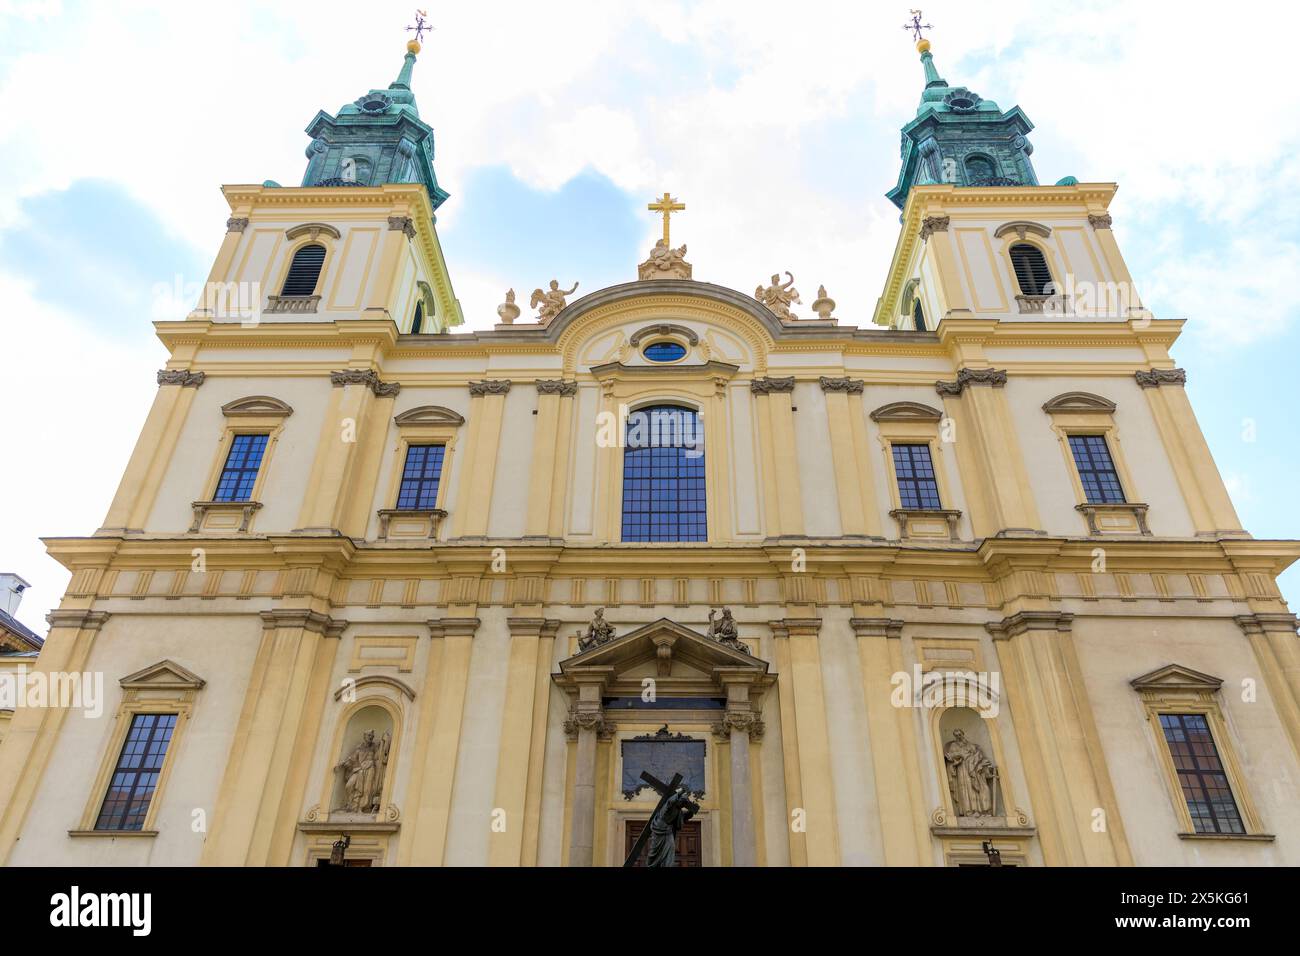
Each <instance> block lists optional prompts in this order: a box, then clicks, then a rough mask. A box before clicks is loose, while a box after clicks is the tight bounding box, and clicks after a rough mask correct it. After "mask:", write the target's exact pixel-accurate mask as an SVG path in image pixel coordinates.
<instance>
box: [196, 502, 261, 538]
mask: <svg viewBox="0 0 1300 956" xmlns="http://www.w3.org/2000/svg"><path fill="white" fill-rule="evenodd" d="M190 507H191V508H193V509H194V523H193V524H191V525H190V533H191V534H194V533H196V532H197V531H198V530H199V528H201V527H202V526H203V519H204V518H206V517H207V516H208V515H209V514H210V513H212V512H214V511H216V512H228V511H238V512H241V520H240V524H239V530H240V531H241V532H242V531H247V530H248V527H249V525H250V524H252V523H253V515H254V514H255V513H256V512H258V511H260V510H261V508H262V502H260V501H191V502H190Z"/></svg>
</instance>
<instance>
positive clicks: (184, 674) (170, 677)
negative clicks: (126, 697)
mask: <svg viewBox="0 0 1300 956" xmlns="http://www.w3.org/2000/svg"><path fill="white" fill-rule="evenodd" d="M118 683H120V684H121V685H122V686H123V687H127V688H133V689H141V688H151V689H158V690H198V689H199V688H201V687H202V686H203V685H204V684H206V683H207V681H205V680H204V679H203V678H202V677H200V676H199V675H198V674H195V673H194V672H193V671H191V670H189V669H187V668H184V667H181V665H180V664H177V663H176V662H175V661H171V660H162V661H159V662H158V663H157V664H150V665H149V666H148V667H146V668H144V669H143V670H138V671H136V672H135V673H134V674H129V675H127V676H126V677H123V678H122V679H121V680H120V681H119V682H118Z"/></svg>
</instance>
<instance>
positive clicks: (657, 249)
mask: <svg viewBox="0 0 1300 956" xmlns="http://www.w3.org/2000/svg"><path fill="white" fill-rule="evenodd" d="M690 277H691V264H690V263H689V262H687V261H686V243H682V244H681V246H679V247H678V248H676V249H674V248H672V247H671V246H670V245H668V243H667V241H666V240H664V239H659V240H656V241H655V245H654V248H653V249H651V250H650V258H649V259H647V260H646V261H645V262H643V263H641V264H640V265H639V266H637V278H638V279H689V278H690Z"/></svg>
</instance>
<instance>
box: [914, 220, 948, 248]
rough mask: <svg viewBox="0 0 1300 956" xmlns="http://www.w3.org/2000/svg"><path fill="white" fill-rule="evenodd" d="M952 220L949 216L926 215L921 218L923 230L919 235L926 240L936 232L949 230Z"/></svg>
mask: <svg viewBox="0 0 1300 956" xmlns="http://www.w3.org/2000/svg"><path fill="white" fill-rule="evenodd" d="M950 221H951V220H949V218H948V217H947V216H926V217H925V218H924V219H922V220H921V230H920V232H918V233H917V235H918V236H920V237H921V241H922V242H925V241H926V240H927V239H929V238H930V237H931V236H932V235H934V234H935V233H936V232H947V231H948V223H949V222H950Z"/></svg>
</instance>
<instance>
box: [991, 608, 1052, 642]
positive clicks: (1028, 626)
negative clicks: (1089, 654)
mask: <svg viewBox="0 0 1300 956" xmlns="http://www.w3.org/2000/svg"><path fill="white" fill-rule="evenodd" d="M1073 621H1074V615H1073V614H1066V613H1063V612H1060V611H1019V612H1017V613H1015V614H1012V615H1011V616H1010V617H1004V618H1003V619H1002V620H1000V621H997V622H994V623H990V624H985V625H984V629H985V630H987V631H988V632H989V633H990V634H991V635H993V640H995V641H1005V640H1007V639H1008V638H1012V637H1016V636H1018V635H1020V634H1023V633H1025V632H1026V631H1057V632H1060V633H1067V634H1068V633H1069V632H1070V630H1071V625H1072V622H1073Z"/></svg>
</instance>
